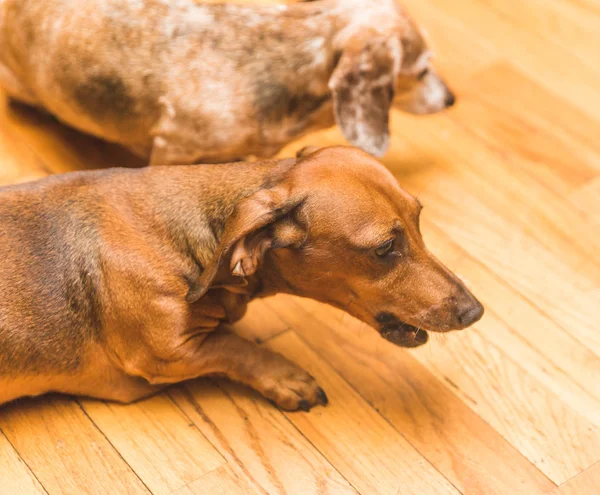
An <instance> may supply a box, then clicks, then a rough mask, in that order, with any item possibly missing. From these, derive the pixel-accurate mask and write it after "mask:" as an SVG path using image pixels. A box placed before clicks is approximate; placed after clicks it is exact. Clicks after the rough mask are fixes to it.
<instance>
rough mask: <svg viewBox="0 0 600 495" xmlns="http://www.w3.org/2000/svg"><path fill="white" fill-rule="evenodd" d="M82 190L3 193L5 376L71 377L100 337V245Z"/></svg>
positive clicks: (1, 357)
mask: <svg viewBox="0 0 600 495" xmlns="http://www.w3.org/2000/svg"><path fill="white" fill-rule="evenodd" d="M78 187H81V186H79V185H77V184H76V183H71V184H69V183H66V184H65V183H64V182H54V183H51V184H50V185H45V184H44V185H43V186H40V185H39V184H33V185H23V186H17V187H14V188H7V189H3V190H1V191H0V259H1V260H2V262H1V263H0V377H2V376H5V375H6V374H7V373H9V372H10V374H11V375H13V376H14V375H15V374H19V375H21V376H23V375H25V376H26V375H28V374H42V373H48V372H51V371H53V370H61V371H63V372H65V371H66V372H68V371H74V370H75V369H77V368H78V367H79V365H80V364H81V359H82V358H83V352H84V347H85V345H86V344H87V343H89V342H93V341H94V340H96V339H97V338H98V332H99V331H100V325H101V322H100V307H99V305H100V298H99V296H98V294H97V293H96V290H97V288H98V287H100V277H101V269H100V266H99V256H98V253H97V251H98V249H99V246H100V240H99V239H98V233H97V231H96V230H95V228H94V227H93V225H94V223H93V222H92V221H91V219H92V218H93V217H94V215H95V212H94V211H93V207H92V208H90V207H88V208H87V209H85V210H83V209H81V207H80V206H77V208H74V207H73V205H75V204H76V201H77V194H78V192H77V188H78ZM40 193H41V194H40ZM50 206H51V207H50ZM83 253H85V256H83ZM65 308H68V310H67V311H65ZM9 362H10V370H9V369H8V368H7V364H8V363H9ZM15 366H16V369H15Z"/></svg>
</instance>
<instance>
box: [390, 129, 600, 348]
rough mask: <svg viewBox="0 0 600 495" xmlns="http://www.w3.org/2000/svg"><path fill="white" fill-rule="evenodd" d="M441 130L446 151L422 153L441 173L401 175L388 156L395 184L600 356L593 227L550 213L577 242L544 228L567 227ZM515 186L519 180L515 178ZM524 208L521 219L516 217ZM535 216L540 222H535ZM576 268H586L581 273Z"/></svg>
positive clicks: (471, 145) (458, 136)
mask: <svg viewBox="0 0 600 495" xmlns="http://www.w3.org/2000/svg"><path fill="white" fill-rule="evenodd" d="M444 130H445V131H448V135H447V137H446V141H445V143H444V144H445V145H446V144H447V147H444V148H443V151H439V152H434V151H427V152H425V151H422V153H423V155H424V156H428V155H430V154H435V155H437V156H436V158H434V160H435V162H436V163H437V164H438V165H439V166H442V167H444V168H448V169H449V172H443V171H439V170H437V171H435V173H433V172H431V173H422V174H418V175H417V174H413V175H409V176H408V175H406V171H405V170H404V169H403V163H402V162H399V161H397V160H394V157H393V156H391V157H390V158H386V160H385V163H386V165H387V166H388V168H390V170H391V171H392V172H393V173H394V174H395V175H396V176H397V177H399V180H400V182H401V183H402V184H404V185H405V186H406V187H408V189H409V190H411V191H412V192H413V193H416V194H418V195H419V197H420V198H421V199H422V202H424V203H425V205H426V209H427V211H428V215H431V217H430V218H432V220H433V222H434V223H435V225H437V226H438V227H440V228H441V229H442V230H443V231H444V233H445V234H446V235H448V236H449V237H450V238H451V239H455V240H456V242H460V244H461V246H464V248H465V250H466V251H467V252H468V253H469V254H470V255H472V256H473V257H475V258H477V259H479V260H480V261H481V262H482V263H484V264H485V265H486V266H487V267H489V268H490V270H492V271H493V272H494V273H496V274H497V275H498V276H499V277H500V278H503V279H504V280H506V281H507V282H508V283H510V284H511V285H512V286H514V287H515V288H517V290H519V292H520V293H521V294H522V295H523V296H525V297H526V298H528V299H529V300H532V301H535V302H536V305H537V306H538V307H540V308H541V309H542V310H543V311H544V312H545V313H546V314H548V315H550V316H551V317H552V318H554V319H555V320H556V321H557V322H559V324H560V325H561V326H563V327H564V328H568V329H569V331H570V332H573V333H574V335H576V336H577V338H578V339H579V340H580V342H582V343H583V344H584V345H586V346H588V347H589V348H590V349H592V350H593V351H594V352H596V353H597V354H600V335H599V334H598V332H597V331H596V327H597V325H596V321H597V311H596V310H595V308H597V307H598V306H599V305H600V299H599V298H600V294H599V293H598V291H597V290H596V289H597V287H598V284H599V282H600V263H590V256H591V257H593V258H596V257H597V255H598V252H600V250H594V249H591V250H590V246H591V245H593V243H595V242H597V239H598V235H597V234H594V232H595V231H597V229H596V228H594V227H595V222H592V221H587V220H585V219H582V218H579V220H576V216H575V214H574V213H573V212H572V211H571V212H570V211H569V210H567V209H565V208H557V211H558V212H560V214H561V215H562V214H563V213H564V214H565V215H566V218H568V219H570V220H572V223H573V225H574V230H576V229H580V231H581V236H580V238H577V236H576V235H567V234H566V233H564V232H560V231H559V229H552V225H557V223H560V224H563V223H564V224H565V225H566V227H561V228H562V230H564V229H568V228H570V223H571V222H569V221H565V222H563V221H562V220H559V219H560V217H559V216H558V215H557V216H555V217H554V219H553V220H552V218H551V212H552V211H553V210H548V211H546V212H545V213H544V208H545V204H546V203H544V202H540V201H538V200H537V198H536V197H535V196H532V194H537V193H538V191H539V189H538V191H536V188H535V186H534V185H533V181H528V182H527V187H526V188H524V187H523V185H521V186H517V184H518V182H517V181H515V180H514V179H512V180H511V178H510V176H507V174H508V173H507V171H506V170H504V169H503V168H502V165H501V163H500V162H499V161H498V160H497V158H496V157H495V156H494V155H493V154H492V153H489V151H486V150H485V148H481V147H480V146H479V145H478V144H477V142H476V141H475V140H474V139H472V138H469V137H468V136H465V134H464V132H459V131H458V130H456V129H455V128H453V127H452V126H448V127H447V128H446V129H444ZM410 137H411V139H413V138H414V140H415V141H416V143H415V145H420V143H419V140H422V141H427V142H430V140H427V139H425V138H424V137H423V136H422V135H421V136H419V135H418V133H417V132H415V133H414V134H411V135H410ZM467 143H468V144H467ZM439 148H440V149H441V148H442V146H439ZM480 153H482V154H483V157H480V156H479V154H480ZM481 158H485V160H481ZM452 163H458V164H460V165H461V167H456V166H453V165H452ZM481 163H485V167H483V166H482V165H481ZM477 167H478V168H479V169H480V170H477ZM484 169H485V170H484ZM482 176H483V178H482ZM519 181H523V178H522V177H519ZM530 187H531V194H528V193H527V191H528V190H529V188H530ZM515 190H516V191H518V192H519V194H515ZM534 192H535V193H534ZM540 194H542V193H541V192H540ZM515 205H519V208H515ZM524 209H525V211H526V212H527V213H526V214H523V213H522V211H523V210H524ZM546 209H547V208H546ZM541 215H544V216H545V218H543V217H542V219H540V216H541ZM586 225H587V227H585V226H586ZM591 225H593V226H594V227H591ZM586 245H587V247H586ZM575 246H576V247H577V249H575ZM579 248H581V250H579ZM584 248H585V251H586V252H585V253H584V252H582V251H583V249H584ZM588 252H589V253H591V254H589V255H588ZM594 252H595V253H596V256H594ZM588 265H589V266H588ZM582 266H586V268H588V270H586V271H582V270H581V268H582Z"/></svg>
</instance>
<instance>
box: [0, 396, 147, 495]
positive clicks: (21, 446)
mask: <svg viewBox="0 0 600 495" xmlns="http://www.w3.org/2000/svg"><path fill="white" fill-rule="evenodd" d="M0 428H1V429H2V431H3V432H4V434H5V435H6V438H8V440H9V441H10V443H11V444H12V445H13V447H14V448H15V450H16V451H17V452H18V453H19V455H20V456H21V458H22V459H23V460H24V461H25V463H27V465H28V466H29V468H30V469H31V470H32V471H33V472H34V474H35V476H36V477H37V479H38V480H39V481H40V483H41V484H42V486H43V487H44V488H45V490H46V491H47V492H48V493H49V494H50V495H53V494H56V495H59V494H66V493H68V494H84V493H86V494H87V493H89V494H106V493H119V494H121V493H122V494H138V493H139V494H143V493H148V490H147V489H146V487H145V486H144V484H143V483H142V482H141V481H140V480H139V478H138V477H137V476H136V475H135V473H134V472H133V471H132V470H131V469H130V468H129V466H128V465H127V464H126V463H125V462H124V461H123V459H122V458H121V457H120V456H119V454H118V453H117V452H116V451H115V450H114V449H113V447H112V446H111V445H110V443H109V442H108V441H107V440H106V438H105V437H104V436H103V435H102V433H101V432H100V431H99V430H98V429H97V428H96V426H94V424H93V423H92V422H91V421H90V420H89V418H88V417H87V416H86V415H85V414H84V412H83V411H82V410H81V408H80V407H79V405H78V404H77V403H76V402H74V401H71V400H69V399H63V398H46V399H43V400H24V401H20V402H16V403H13V404H11V405H9V406H7V407H4V408H2V410H0ZM11 477H12V473H11Z"/></svg>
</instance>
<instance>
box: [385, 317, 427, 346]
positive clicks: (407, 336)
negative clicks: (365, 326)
mask: <svg viewBox="0 0 600 495" xmlns="http://www.w3.org/2000/svg"><path fill="white" fill-rule="evenodd" d="M379 333H381V336H382V337H383V338H384V339H386V340H389V341H390V342H392V343H393V344H396V345H399V346H402V347H419V346H420V345H423V344H425V343H426V342H427V341H428V340H429V335H428V334H427V332H426V331H425V330H422V329H420V328H417V327H414V326H412V325H409V324H408V323H401V322H400V323H392V324H387V325H383V326H382V327H381V330H380V331H379Z"/></svg>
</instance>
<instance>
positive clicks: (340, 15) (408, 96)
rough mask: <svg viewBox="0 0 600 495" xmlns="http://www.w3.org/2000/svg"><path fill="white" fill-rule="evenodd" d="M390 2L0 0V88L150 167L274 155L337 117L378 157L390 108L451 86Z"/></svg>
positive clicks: (423, 101) (450, 99)
mask: <svg viewBox="0 0 600 495" xmlns="http://www.w3.org/2000/svg"><path fill="white" fill-rule="evenodd" d="M430 55H431V53H430V51H429V50H428V49H427V47H426V44H425V42H424V40H423V37H422V35H421V32H420V30H419V29H418V28H417V27H416V25H415V24H414V23H413V21H412V20H411V19H410V18H409V17H408V15H407V14H406V12H405V10H404V9H403V8H402V7H401V5H400V4H399V3H398V2H397V1H396V0H321V1H316V2H306V3H298V4H290V5H236V4H195V3H194V2H193V0H86V1H85V2H82V1H79V0H44V1H39V0H0V84H1V85H2V86H4V88H5V89H6V91H7V92H8V94H9V95H10V96H11V97H12V98H14V99H16V100H19V101H21V102H24V103H27V104H30V105H35V106H38V107H41V108H43V109H45V110H46V111H48V112H50V113H51V114H53V115H55V116H56V117H57V118H58V119H59V120H61V121H63V122H65V123H67V124H69V125H71V126H73V127H75V128H77V129H79V130H82V131H84V132H87V133H90V134H93V135H95V136H98V137H100V138H103V139H105V140H108V141H113V142H116V143H120V144H122V145H124V146H126V147H127V148H129V149H131V150H132V151H133V152H135V153H136V154H138V155H140V156H142V157H143V158H145V159H149V160H150V163H151V164H173V163H176V164H184V163H185V164H190V163H201V162H224V161H233V160H237V159H241V158H245V157H249V156H257V157H263V158H268V157H271V156H273V155H274V154H275V153H277V151H279V150H280V149H281V148H282V147H283V146H284V145H285V144H287V143H289V142H290V141H292V140H294V139H296V138H298V137H299V136H301V135H303V134H305V133H307V132H310V131H314V130H317V129H322V128H325V127H329V126H332V125H334V124H335V123H337V124H338V125H339V126H340V128H341V129H342V131H343V133H344V135H345V137H346V138H347V139H348V141H349V142H350V143H352V144H354V145H355V146H358V147H360V148H362V149H363V150H366V151H368V152H369V153H372V154H373V155H376V156H381V155H383V154H384V153H385V151H386V150H387V148H388V146H389V128H388V114H389V110H390V108H391V106H392V105H393V106H394V107H396V108H399V109H402V110H405V111H407V112H411V113H415V114H426V113H431V112H437V111H440V110H442V109H444V108H446V107H448V106H450V105H452V104H453V103H454V95H453V94H452V93H451V92H450V90H449V89H448V87H447V86H446V84H445V83H444V82H443V81H442V79H441V78H440V77H439V76H438V75H437V74H436V72H435V70H434V68H433V66H432V65H431V63H430Z"/></svg>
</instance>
